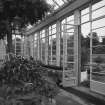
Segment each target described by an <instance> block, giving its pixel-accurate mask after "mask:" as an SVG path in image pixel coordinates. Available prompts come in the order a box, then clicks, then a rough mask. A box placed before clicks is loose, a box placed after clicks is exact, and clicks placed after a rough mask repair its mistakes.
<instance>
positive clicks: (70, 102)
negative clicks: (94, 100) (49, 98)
mask: <svg viewBox="0 0 105 105" xmlns="http://www.w3.org/2000/svg"><path fill="white" fill-rule="evenodd" d="M55 100H56V104H55V105H93V104H91V103H89V102H86V101H85V100H83V99H81V98H79V97H78V96H76V95H73V94H71V93H68V92H66V91H64V90H62V89H60V93H59V94H58V95H57V96H56V98H55Z"/></svg>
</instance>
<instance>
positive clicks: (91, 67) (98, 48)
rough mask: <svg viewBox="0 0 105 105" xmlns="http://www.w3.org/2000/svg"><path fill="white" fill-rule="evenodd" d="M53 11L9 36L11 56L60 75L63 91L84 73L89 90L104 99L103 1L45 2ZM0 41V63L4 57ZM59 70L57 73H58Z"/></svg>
mask: <svg viewBox="0 0 105 105" xmlns="http://www.w3.org/2000/svg"><path fill="white" fill-rule="evenodd" d="M47 2H48V3H49V4H51V5H53V6H54V7H53V8H54V10H53V12H52V13H48V14H47V15H46V18H44V19H43V20H42V21H38V22H37V24H35V25H33V26H29V27H28V28H27V29H25V30H24V31H22V32H18V31H17V30H15V35H13V45H14V49H15V50H14V53H15V54H16V55H21V56H23V57H24V58H30V57H32V58H33V59H34V60H35V61H40V63H41V64H42V65H43V66H45V67H49V68H51V69H55V71H59V72H60V73H61V75H62V77H61V81H62V82H61V85H63V86H64V87H70V86H79V85H80V84H81V78H82V77H81V76H82V72H86V73H87V79H86V80H85V81H89V85H90V89H91V90H92V91H95V92H98V93H100V94H103V95H105V0H47ZM5 44H6V38H5V39H4V40H0V63H1V62H2V60H3V59H4V57H5V55H6V50H5V49H6V48H5ZM58 69H59V70H58Z"/></svg>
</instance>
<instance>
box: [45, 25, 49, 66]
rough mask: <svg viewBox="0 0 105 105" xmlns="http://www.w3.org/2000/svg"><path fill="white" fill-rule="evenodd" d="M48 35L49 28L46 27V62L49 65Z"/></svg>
mask: <svg viewBox="0 0 105 105" xmlns="http://www.w3.org/2000/svg"><path fill="white" fill-rule="evenodd" d="M48 35H49V30H48V28H47V27H46V29H45V64H46V65H48V43H49V42H48Z"/></svg>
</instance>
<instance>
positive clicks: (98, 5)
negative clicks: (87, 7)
mask: <svg viewBox="0 0 105 105" xmlns="http://www.w3.org/2000/svg"><path fill="white" fill-rule="evenodd" d="M104 5H105V0H101V1H100V2H98V3H96V4H94V5H93V6H92V10H95V9H97V8H99V7H102V6H104Z"/></svg>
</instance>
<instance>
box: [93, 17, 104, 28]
mask: <svg viewBox="0 0 105 105" xmlns="http://www.w3.org/2000/svg"><path fill="white" fill-rule="evenodd" d="M103 26H105V18H103V19H100V20H97V21H93V22H92V29H96V28H99V27H103Z"/></svg>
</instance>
